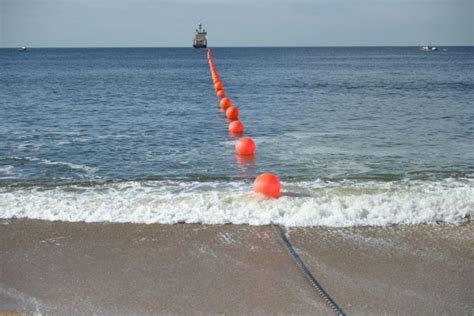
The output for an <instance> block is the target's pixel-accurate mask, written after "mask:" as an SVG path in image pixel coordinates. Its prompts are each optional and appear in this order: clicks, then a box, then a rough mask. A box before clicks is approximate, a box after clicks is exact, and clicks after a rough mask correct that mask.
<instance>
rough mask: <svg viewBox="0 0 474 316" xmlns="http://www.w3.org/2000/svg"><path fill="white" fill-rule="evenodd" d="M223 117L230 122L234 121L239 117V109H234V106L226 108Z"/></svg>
mask: <svg viewBox="0 0 474 316" xmlns="http://www.w3.org/2000/svg"><path fill="white" fill-rule="evenodd" d="M225 116H226V117H227V118H228V119H229V120H231V121H235V120H236V119H237V118H238V117H239V109H238V108H236V107H235V106H230V107H228V108H227V110H226V111H225Z"/></svg>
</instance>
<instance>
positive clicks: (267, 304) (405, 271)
mask: <svg viewBox="0 0 474 316" xmlns="http://www.w3.org/2000/svg"><path fill="white" fill-rule="evenodd" d="M288 234H289V239H290V241H291V242H292V243H293V245H294V246H295V248H296V249H297V251H298V252H299V253H300V255H301V257H302V258H303V260H304V261H305V262H306V264H307V265H308V267H309V268H310V269H311V271H312V272H313V274H314V275H315V276H316V278H317V279H318V280H319V281H320V283H321V284H322V285H323V287H324V288H325V289H326V290H327V291H328V292H329V293H330V295H331V296H332V297H333V298H334V300H335V301H336V302H337V303H338V304H339V305H340V306H341V307H342V308H343V309H344V310H345V312H347V314H350V315H358V314H360V315H367V314H404V315H420V314H426V315H431V314H450V315H467V314H473V313H474V299H473V298H474V252H473V251H474V250H473V249H474V225H473V224H472V223H467V224H464V225H461V226H452V225H434V226H433V225H417V226H394V227H389V228H370V227H369V228H368V227H366V228H293V229H288ZM0 310H3V311H19V312H41V313H43V314H53V315H71V314H73V315H75V314H79V315H81V314H101V315H102V314H103V315H138V314H139V315H144V314H150V315H151V314H154V315H156V314H182V315H189V314H195V315H196V314H197V315H203V314H206V315H207V314H226V315H233V314H271V315H278V314H280V315H287V314H308V315H309V314H318V315H324V314H331V313H332V312H331V310H330V309H329V308H328V307H327V306H326V305H325V304H324V302H323V301H322V300H321V299H320V298H319V297H318V296H317V294H316V293H315V292H314V291H313V289H312V288H311V286H310V284H309V283H308V282H307V281H306V279H305V278H304V277H303V275H302V274H301V272H300V271H299V270H298V268H297V267H296V266H295V264H294V263H293V261H292V259H291V257H289V255H288V254H287V252H286V250H285V248H283V246H282V244H281V242H280V240H279V239H278V237H277V236H276V235H275V233H274V232H273V230H272V229H271V228H270V227H269V226H259V227H256V226H247V225H198V224H178V225H160V224H152V225H145V224H110V223H65V222H47V221H36V220H4V221H1V222H0Z"/></svg>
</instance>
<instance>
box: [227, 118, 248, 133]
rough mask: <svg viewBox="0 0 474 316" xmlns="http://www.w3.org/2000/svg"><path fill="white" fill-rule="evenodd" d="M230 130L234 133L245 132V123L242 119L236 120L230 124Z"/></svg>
mask: <svg viewBox="0 0 474 316" xmlns="http://www.w3.org/2000/svg"><path fill="white" fill-rule="evenodd" d="M226 114H227V113H226ZM229 132H231V133H233V134H241V133H243V132H244V124H243V123H242V122H241V121H238V120H235V121H232V122H230V124H229Z"/></svg>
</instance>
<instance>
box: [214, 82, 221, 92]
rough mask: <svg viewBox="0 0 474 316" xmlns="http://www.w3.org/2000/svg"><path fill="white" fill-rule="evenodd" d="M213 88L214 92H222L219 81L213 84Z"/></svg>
mask: <svg viewBox="0 0 474 316" xmlns="http://www.w3.org/2000/svg"><path fill="white" fill-rule="evenodd" d="M214 88H215V89H216V91H219V90H222V83H221V82H220V81H217V82H216V84H214Z"/></svg>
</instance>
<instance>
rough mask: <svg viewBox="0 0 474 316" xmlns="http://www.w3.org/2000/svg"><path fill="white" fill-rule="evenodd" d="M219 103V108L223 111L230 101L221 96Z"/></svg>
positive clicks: (229, 104)
mask: <svg viewBox="0 0 474 316" xmlns="http://www.w3.org/2000/svg"><path fill="white" fill-rule="evenodd" d="M220 105H221V110H223V111H225V110H227V109H228V108H229V107H231V106H232V103H231V102H230V100H229V99H228V98H222V100H221V102H220Z"/></svg>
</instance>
